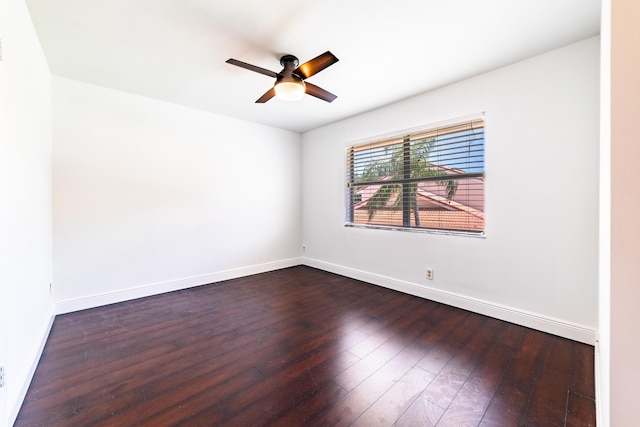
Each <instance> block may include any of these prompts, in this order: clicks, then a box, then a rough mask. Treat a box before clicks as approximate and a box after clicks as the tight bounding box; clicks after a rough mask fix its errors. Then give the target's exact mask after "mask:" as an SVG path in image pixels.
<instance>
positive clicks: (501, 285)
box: [303, 38, 599, 343]
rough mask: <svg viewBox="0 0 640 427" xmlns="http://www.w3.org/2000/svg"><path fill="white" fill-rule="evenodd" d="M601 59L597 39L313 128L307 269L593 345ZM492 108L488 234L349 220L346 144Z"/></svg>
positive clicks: (306, 176) (307, 154)
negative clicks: (388, 227) (429, 275)
mask: <svg viewBox="0 0 640 427" xmlns="http://www.w3.org/2000/svg"><path fill="white" fill-rule="evenodd" d="M598 53H599V39H598V38H592V39H588V40H585V41H582V42H579V43H576V44H574V45H570V46H567V47H564V48H562V49H558V50H555V51H552V52H549V53H546V54H544V55H540V56H538V57H534V58H531V59H528V60H526V61H522V62H519V63H516V64H513V65H510V66H507V67H504V68H501V69H498V70H495V71H492V72H489V73H486V74H483V75H480V76H477V77H475V78H471V79H468V80H464V81H461V82H459V83H456V84H453V85H450V86H447V87H443V88H441V89H438V90H434V91H432V92H429V93H425V94H423V95H420V96H416V97H413V98H410V99H407V100H405V101H402V102H399V103H397V104H394V105H390V106H387V107H384V108H381V109H379V110H375V111H371V112H368V113H366V114H363V115H360V116H357V117H353V118H351V119H348V120H345V121H342V122H339V123H335V124H333V125H329V126H326V127H324V128H320V129H316V130H314V131H311V132H308V133H306V134H304V136H303V194H304V198H303V216H304V220H303V241H304V243H305V244H306V245H307V252H306V257H307V258H308V259H307V261H306V262H308V263H309V264H311V265H316V266H318V267H321V268H326V269H328V270H332V271H336V272H339V273H342V274H345V275H350V276H353V277H358V278H362V279H365V280H370V281H372V282H374V283H377V284H380V285H384V286H390V287H393V288H396V289H401V290H404V291H406V292H411V293H414V294H416V295H421V296H426V297H428V298H432V299H437V300H440V301H443V302H447V303H450V304H454V305H458V306H461V307H464V308H469V309H472V310H475V311H479V312H484V313H487V314H490V315H494V316H496V317H501V318H504V319H507V320H512V321H515V322H517V323H521V324H525V325H529V326H532V327H536V328H539V329H542V330H546V331H548V332H552V333H557V334H560V335H564V336H567V337H569V338H573V339H577V340H581V341H584V342H590V343H593V342H594V335H595V329H596V328H597V274H598V269H597V266H598V248H597V244H598V240H597V239H598V141H599V136H598V120H599V106H598V85H599V80H598V79H599V71H598V67H599V57H598ZM425 72H428V70H426V71H425ZM483 111H484V112H485V113H486V238H473V237H459V236H446V235H435V234H424V233H407V232H397V231H382V230H365V229H358V228H346V227H344V226H343V224H344V218H345V206H344V199H345V186H344V179H345V178H344V177H345V173H344V163H345V159H344V147H345V146H346V145H348V144H349V143H351V142H353V141H356V140H360V139H363V138H367V137H373V136H376V135H380V134H385V133H389V132H393V131H398V130H402V129H407V128H412V127H416V126H420V125H425V124H429V123H435V122H439V121H444V120H448V119H452V118H456V117H460V116H465V115H469V114H474V113H478V112H483ZM426 267H432V268H434V269H435V280H433V281H427V280H426V279H425V268H426Z"/></svg>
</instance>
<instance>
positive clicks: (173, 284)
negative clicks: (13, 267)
mask: <svg viewBox="0 0 640 427" xmlns="http://www.w3.org/2000/svg"><path fill="white" fill-rule="evenodd" d="M300 264H301V261H300V258H289V259H285V260H281V261H275V262H270V263H265V264H257V265H251V266H248V267H241V268H235V269H230V270H223V271H218V272H215V273H210V274H204V275H201V276H193V277H187V278H183V279H177V280H170V281H167V282H160V283H152V284H148V285H142V286H137V287H133V288H129V289H121V290H118V291H113V292H105V293H103V294H96V295H88V296H85V297H81V298H74V299H68V300H62V301H56V314H64V313H70V312H72V311H79V310H85V309H88V308H94V307H100V306H103V305H108V304H114V303H118V302H123V301H129V300H133V299H137V298H143V297H148V296H151V295H158V294H162V293H165V292H173V291H178V290H181V289H187V288H192V287H195V286H201V285H206V284H209V283H215V282H221V281H223V280H229V279H235V278H238V277H244V276H250V275H252V274H259V273H265V272H267V271H273V270H279V269H281V268H287V267H293V266H296V265H300Z"/></svg>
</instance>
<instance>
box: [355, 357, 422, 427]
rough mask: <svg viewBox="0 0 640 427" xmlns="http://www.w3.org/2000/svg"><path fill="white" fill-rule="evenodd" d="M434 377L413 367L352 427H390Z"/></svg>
mask: <svg viewBox="0 0 640 427" xmlns="http://www.w3.org/2000/svg"><path fill="white" fill-rule="evenodd" d="M433 378H434V376H433V375H432V374H430V373H428V372H426V371H424V370H423V369H420V368H417V367H415V366H414V367H413V368H411V369H410V370H409V372H407V373H406V374H405V375H404V376H403V377H402V378H400V379H399V380H398V381H397V382H396V383H395V384H393V385H392V386H391V388H390V389H389V390H387V392H386V393H384V394H383V395H382V396H381V397H380V398H379V399H378V400H376V401H375V402H374V403H373V404H372V405H371V406H369V408H368V409H367V410H366V411H365V412H364V413H363V414H362V415H360V417H358V418H357V419H356V420H355V422H354V423H353V424H351V425H352V426H354V427H371V426H390V425H393V424H394V423H395V422H396V420H397V419H398V418H400V416H401V415H402V414H404V413H405V411H406V410H407V409H408V408H409V407H410V406H411V405H413V402H414V401H415V400H416V399H418V398H419V397H420V393H422V391H423V390H424V389H425V387H426V386H428V385H429V383H430V382H431V381H432V380H433Z"/></svg>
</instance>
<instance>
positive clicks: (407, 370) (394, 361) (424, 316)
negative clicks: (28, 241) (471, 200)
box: [15, 266, 595, 427]
mask: <svg viewBox="0 0 640 427" xmlns="http://www.w3.org/2000/svg"><path fill="white" fill-rule="evenodd" d="M593 360H594V359H593V347H591V346H587V345H584V344H580V343H575V342H571V341H569V340H565V339H562V338H559V337H555V336H552V335H548V334H544V333H542V332H538V331H533V330H530V329H527V328H523V327H520V326H517V325H514V324H510V323H506V322H501V321H498V320H496V319H492V318H489V317H485V316H481V315H478V314H474V313H470V312H467V311H464V310H460V309H456V308H454V307H451V306H447V305H443V304H439V303H436V302H433V301H427V300H424V299H421V298H417V297H414V296H411V295H406V294H402V293H399V292H396V291H392V290H389V289H386V288H383V287H378V286H372V285H369V284H366V283H364V282H361V281H358V280H354V279H350V278H346V277H343V276H339V275H336V274H331V273H327V272H324V271H320V270H316V269H313V268H310V267H302V266H300V267H292V268H287V269H282V270H278V271H273V272H269V273H264V274H257V275H253V276H249V277H243V278H238V279H233V280H228V281H225V282H221V283H217V284H213V285H206V286H199V287H195V288H190V289H185V290H183V291H176V292H170V293H166V294H162V295H156V296H152V297H148V298H141V299H138V300H133V301H127V302H123V303H120V304H113V305H109V306H105V307H98V308H94V309H91V310H84V311H79V312H75V313H68V314H65V315H60V316H57V317H56V319H55V321H54V324H53V326H52V328H51V333H50V335H49V338H48V340H47V343H46V345H45V348H44V351H43V354H42V358H41V360H40V363H39V365H38V367H37V369H36V371H35V374H34V378H33V381H32V382H31V384H30V387H29V390H28V391H27V394H26V397H25V399H24V403H23V406H22V408H21V410H20V412H19V414H18V417H17V420H16V423H15V426H16V427H23V426H28V427H33V426H38V427H40V426H64V427H66V426H92V427H93V426H123V425H127V426H128V425H131V426H133V425H147V426H153V427H156V426H176V425H182V426H201V425H202V426H207V425H216V426H236V425H247V426H253V425H256V426H261V425H274V426H297V425H305V426H322V427H325V426H329V425H331V426H333V425H336V426H341V425H349V424H351V423H353V424H354V425H363V426H370V425H371V426H373V425H389V426H390V425H396V426H436V425H438V426H445V425H456V426H457V425H483V426H500V427H505V426H511V425H513V426H554V425H564V422H565V420H566V425H567V426H569V427H573V426H590V425H593V423H594V422H595V404H594V395H595V392H594V381H593Z"/></svg>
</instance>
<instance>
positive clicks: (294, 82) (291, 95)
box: [274, 77, 306, 101]
mask: <svg viewBox="0 0 640 427" xmlns="http://www.w3.org/2000/svg"><path fill="white" fill-rule="evenodd" d="M274 89H275V91H276V96H277V97H278V98H279V99H282V100H283V101H298V100H300V99H302V97H303V96H304V93H305V89H306V87H305V84H304V82H303V81H302V80H301V79H296V78H295V77H288V78H287V77H284V78H282V79H280V80H278V81H277V82H276V84H275V86H274Z"/></svg>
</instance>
